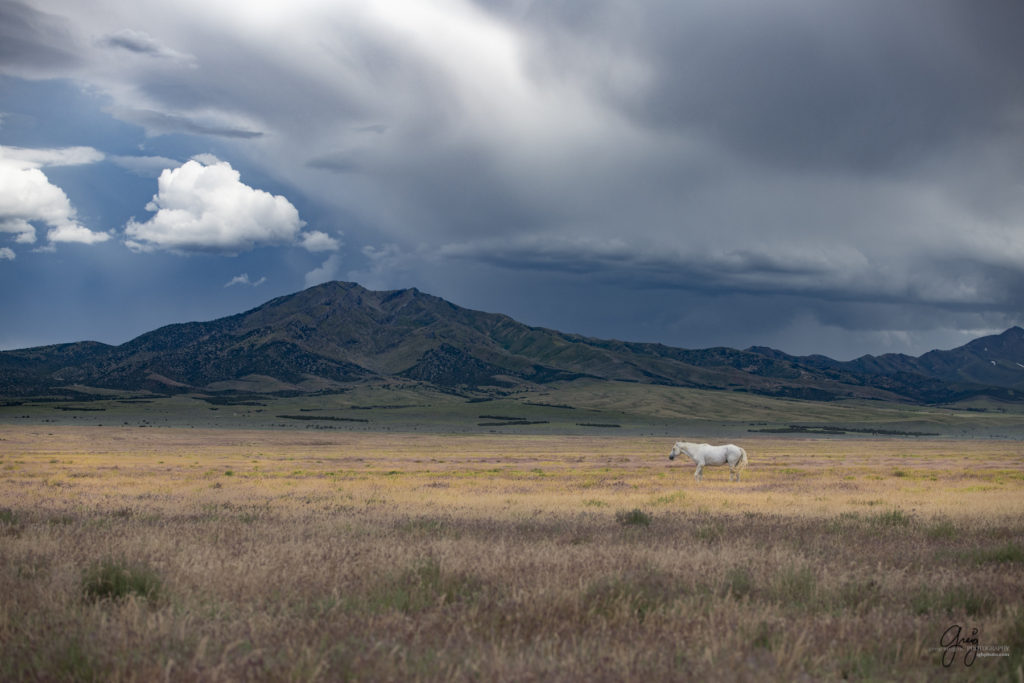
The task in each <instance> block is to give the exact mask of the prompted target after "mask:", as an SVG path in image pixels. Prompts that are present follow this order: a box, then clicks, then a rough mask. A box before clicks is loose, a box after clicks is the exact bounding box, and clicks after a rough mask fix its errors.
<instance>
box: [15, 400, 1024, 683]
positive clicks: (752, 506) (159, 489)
mask: <svg viewBox="0 0 1024 683" xmlns="http://www.w3.org/2000/svg"><path fill="white" fill-rule="evenodd" d="M250 407H251V406H250ZM480 412H481V413H482V414H483V413H488V412H494V411H489V410H487V409H481V410H480ZM82 415H86V416H87V417H89V418H90V419H93V418H95V417H96V416H95V415H87V414H86V413H82ZM65 417H66V416H65ZM26 421H31V423H30V424H21V425H19V424H17V422H15V423H14V424H9V425H8V426H4V427H2V428H0V680H5V681H7V680H15V681H16V680H137V681H152V680H160V679H166V680H267V679H270V680H396V681H397V680H402V681H405V680H496V679H498V680H537V679H539V680H554V679H562V680H596V681H602V680H609V681H611V680H645V681H647V680H689V679H695V678H696V679H706V680H750V681H755V680H756V681H761V680H778V681H792V680H801V679H806V680H841V679H844V678H845V679H861V680H863V679H867V680H875V679H880V680H911V681H914V680H920V681H930V680H936V679H939V678H942V679H945V678H951V679H952V680H1022V679H1024V673H1022V671H1024V670H1022V666H1024V664H1022V662H1024V597H1022V596H1024V444H1022V443H1021V442H1019V441H1012V440H954V439H934V440H926V439H922V438H917V439H909V438H907V439H887V440H883V439H869V438H858V439H835V438H830V439H809V438H792V437H789V438H787V437H780V436H775V437H768V436H761V435H755V434H749V435H747V436H745V437H743V438H742V439H739V440H738V442H739V443H740V444H741V445H743V446H744V447H745V448H746V449H747V450H748V452H749V454H750V466H749V467H748V469H747V470H746V471H745V472H744V473H743V479H742V481H741V482H740V483H738V484H730V483H729V482H728V470H727V469H721V468H709V469H708V470H707V471H706V472H705V481H704V483H703V484H700V485H698V484H697V483H695V482H694V481H693V477H692V475H693V468H692V466H687V465H686V464H681V463H679V461H676V462H675V463H669V461H668V460H667V452H668V449H669V447H670V445H671V440H666V439H665V438H662V437H657V438H655V437H645V436H639V435H623V436H615V435H609V434H601V435H550V434H544V433H538V434H515V435H502V434H487V433H479V434H455V435H451V434H449V435H443V434H423V433H414V432H408V431H404V432H398V431H395V432H382V431H371V430H368V431H359V430H350V431H345V430H333V431H332V430H324V431H311V430H306V429H296V428H292V429H276V430H275V429H260V430H241V429H182V428H176V429H168V428H147V429H139V428H138V426H134V425H133V426H130V427H127V426H104V427H97V426H75V425H74V424H66V423H65V424H54V423H40V422H39V421H38V419H31V420H30V419H28V418H26ZM353 425H356V426H358V424H357V423H353ZM693 436H694V437H696V435H693ZM954 626H959V627H960V629H961V630H960V634H961V638H972V633H973V629H975V628H976V629H977V633H976V634H975V635H973V638H974V639H976V641H977V645H978V648H977V649H976V650H971V649H964V650H960V651H957V650H953V649H945V648H943V647H942V643H943V638H944V637H945V638H946V639H947V640H948V639H949V638H951V637H953V636H955V635H956V631H955V630H954V631H949V629H950V627H954ZM944 634H945V635H944ZM972 644H973V642H972V641H970V640H969V641H966V645H972ZM1003 654H1008V656H1002V655H1003ZM944 657H945V658H946V661H947V663H949V664H950V666H949V667H948V668H946V667H944V666H943V658H944ZM950 660H952V661H950Z"/></svg>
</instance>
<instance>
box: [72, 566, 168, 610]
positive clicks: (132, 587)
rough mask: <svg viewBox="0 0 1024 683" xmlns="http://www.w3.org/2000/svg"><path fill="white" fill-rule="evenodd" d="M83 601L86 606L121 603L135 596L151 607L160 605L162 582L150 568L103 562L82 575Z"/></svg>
mask: <svg viewBox="0 0 1024 683" xmlns="http://www.w3.org/2000/svg"><path fill="white" fill-rule="evenodd" d="M81 588H82V597H83V598H85V600H86V601H88V602H100V601H103V600H122V599H124V598H127V597H128V596H130V595H137V596H138V597H140V598H144V599H146V600H148V601H149V602H150V603H151V604H152V603H156V602H158V601H159V599H160V597H161V594H162V590H163V582H162V581H161V580H160V576H159V575H158V574H157V573H156V572H155V571H153V570H152V569H151V568H149V567H146V566H144V565H140V564H134V565H132V564H127V563H125V562H118V561H116V560H112V559H106V560H103V561H101V562H97V563H95V564H93V565H92V566H90V567H89V568H88V569H86V570H85V571H84V572H83V573H82V582H81Z"/></svg>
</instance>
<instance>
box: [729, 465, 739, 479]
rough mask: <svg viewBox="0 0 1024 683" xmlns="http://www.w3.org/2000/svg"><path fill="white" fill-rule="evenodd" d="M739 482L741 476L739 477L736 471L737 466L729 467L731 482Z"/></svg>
mask: <svg viewBox="0 0 1024 683" xmlns="http://www.w3.org/2000/svg"><path fill="white" fill-rule="evenodd" d="M739 480H740V475H739V472H737V471H736V466H735V465H729V481H739Z"/></svg>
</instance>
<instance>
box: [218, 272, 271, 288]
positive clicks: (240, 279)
mask: <svg viewBox="0 0 1024 683" xmlns="http://www.w3.org/2000/svg"><path fill="white" fill-rule="evenodd" d="M266 281H267V278H266V277H261V278H260V279H258V280H256V281H253V280H250V279H249V273H242V274H241V275H236V276H234V277H233V278H231V279H230V280H228V281H227V283H226V284H225V285H224V286H225V287H234V286H235V285H249V286H250V287H259V286H260V285H262V284H263V283H264V282H266Z"/></svg>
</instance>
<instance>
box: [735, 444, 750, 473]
mask: <svg viewBox="0 0 1024 683" xmlns="http://www.w3.org/2000/svg"><path fill="white" fill-rule="evenodd" d="M736 448H739V449H740V461H739V462H738V463H736V469H743V468H744V467H746V466H747V452H746V451H745V450H743V448H742V447H741V446H737V447H736Z"/></svg>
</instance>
